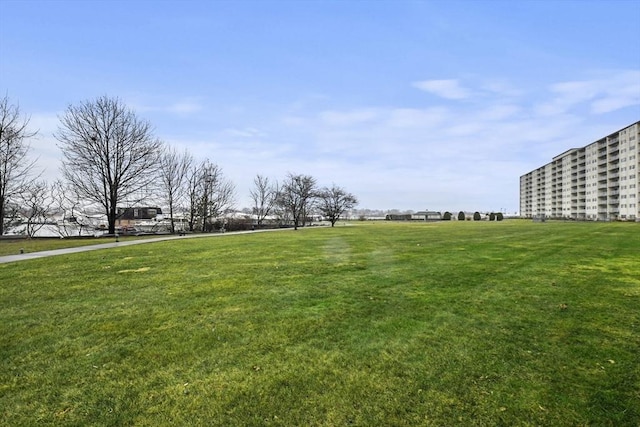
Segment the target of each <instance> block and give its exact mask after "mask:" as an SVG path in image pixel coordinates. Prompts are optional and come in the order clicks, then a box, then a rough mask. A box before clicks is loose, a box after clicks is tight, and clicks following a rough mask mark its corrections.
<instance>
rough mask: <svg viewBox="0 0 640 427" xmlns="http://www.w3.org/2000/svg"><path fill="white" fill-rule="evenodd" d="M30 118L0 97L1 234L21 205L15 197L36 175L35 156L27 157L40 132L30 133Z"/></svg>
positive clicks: (7, 100)
mask: <svg viewBox="0 0 640 427" xmlns="http://www.w3.org/2000/svg"><path fill="white" fill-rule="evenodd" d="M28 125H29V119H26V118H25V119H23V118H21V117H20V108H19V107H18V106H17V105H13V104H10V103H9V98H8V97H7V96H4V97H3V98H2V99H0V236H1V235H3V234H4V233H5V225H7V224H8V222H10V220H11V219H12V218H13V217H14V215H12V213H13V214H15V213H16V209H13V208H12V207H14V208H17V207H18V204H17V200H16V197H17V196H19V195H20V194H21V193H23V192H24V191H25V190H26V188H27V187H28V186H29V185H30V184H32V183H33V182H34V181H35V180H36V179H37V177H34V176H33V168H34V166H35V162H36V159H34V160H30V159H28V158H27V155H28V153H29V149H30V145H29V143H28V141H27V140H28V139H29V138H32V137H34V136H35V135H36V134H37V132H30V131H29V130H28V129H27V127H28Z"/></svg>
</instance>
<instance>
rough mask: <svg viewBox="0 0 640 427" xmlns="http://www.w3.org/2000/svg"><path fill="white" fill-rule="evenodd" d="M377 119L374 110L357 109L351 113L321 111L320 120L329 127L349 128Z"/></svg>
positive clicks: (376, 113)
mask: <svg viewBox="0 0 640 427" xmlns="http://www.w3.org/2000/svg"><path fill="white" fill-rule="evenodd" d="M377 118H378V112H377V111H376V110H375V109H359V110H351V111H323V112H321V113H320V120H321V121H322V122H323V123H324V124H326V125H329V126H350V125H354V124H360V123H366V122H371V121H373V120H375V119H377Z"/></svg>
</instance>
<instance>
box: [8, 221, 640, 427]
mask: <svg viewBox="0 0 640 427" xmlns="http://www.w3.org/2000/svg"><path fill="white" fill-rule="evenodd" d="M639 252H640V225H638V224H624V223H552V222H550V223H544V224H534V223H532V222H524V221H504V222H497V223H496V222H493V223H488V222H451V223H428V224H426V223H419V224H394V223H391V224H390V223H373V224H371V223H362V224H357V225H355V226H348V227H344V226H341V227H336V228H333V229H331V228H313V229H303V230H299V231H297V232H294V231H283V232H275V233H255V234H243V235H235V236H234V235H228V236H224V237H217V238H211V239H208V238H199V239H189V240H179V241H167V242H160V243H149V244H144V245H138V246H129V247H123V248H116V249H109V250H103V251H95V252H88V253H86V254H75V255H69V256H57V257H51V258H43V259H37V260H31V261H25V262H19V263H9V264H0V425H7V426H9V425H10V426H22V425H24V426H32V425H56V426H58V425H76V426H86V425H92V426H107V425H108V426H122V425H140V426H158V425H190V426H191V425H193V426H263V425H282V426H314V425H317V426H352V425H354V426H419V425H426V426H429V425H433V426H449V425H482V426H494V425H505V426H511V425H531V426H534V425H535V426H537V425H544V426H550V425H562V426H564V425H576V426H587V425H589V426H638V425H640V253H639Z"/></svg>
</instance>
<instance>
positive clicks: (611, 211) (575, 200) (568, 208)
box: [520, 121, 640, 221]
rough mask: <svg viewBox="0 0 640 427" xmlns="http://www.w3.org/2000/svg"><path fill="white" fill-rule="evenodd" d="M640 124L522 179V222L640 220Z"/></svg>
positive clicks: (572, 152) (576, 150) (562, 156)
mask: <svg viewBox="0 0 640 427" xmlns="http://www.w3.org/2000/svg"><path fill="white" fill-rule="evenodd" d="M639 140H640V121H638V122H636V123H634V124H632V125H631V126H628V127H626V128H624V129H621V130H619V131H617V132H614V133H612V134H611V135H608V136H606V137H604V138H602V139H599V140H597V141H595V142H593V143H591V144H589V145H587V146H584V147H582V148H572V149H570V150H567V151H565V152H564V153H561V154H559V155H557V156H556V157H554V158H553V160H552V161H551V162H550V163H547V164H546V165H544V166H541V167H539V168H538V169H535V170H533V171H531V172H529V173H527V174H524V175H522V176H521V177H520V215H521V216H522V217H524V218H552V219H576V220H591V221H617V220H622V221H640V200H639V199H640V187H639V182H640V180H639V179H638V174H639V173H640V156H639V153H640V149H639V142H640V141H639Z"/></svg>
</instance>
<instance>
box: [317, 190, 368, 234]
mask: <svg viewBox="0 0 640 427" xmlns="http://www.w3.org/2000/svg"><path fill="white" fill-rule="evenodd" d="M316 200H317V201H316V206H317V208H318V210H319V211H320V213H321V214H322V215H323V216H325V217H326V218H328V219H329V221H330V222H331V226H332V227H333V226H334V225H335V224H336V222H337V221H338V220H339V219H340V216H341V215H342V214H343V213H344V212H345V211H346V210H347V209H352V208H353V207H354V206H356V205H357V204H358V199H357V198H356V196H354V195H353V194H351V193H348V192H347V191H346V190H345V189H344V188H341V187H338V186H337V185H335V184H333V185H332V186H331V187H330V188H329V187H324V188H322V189H321V190H320V191H318V195H317V198H316Z"/></svg>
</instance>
